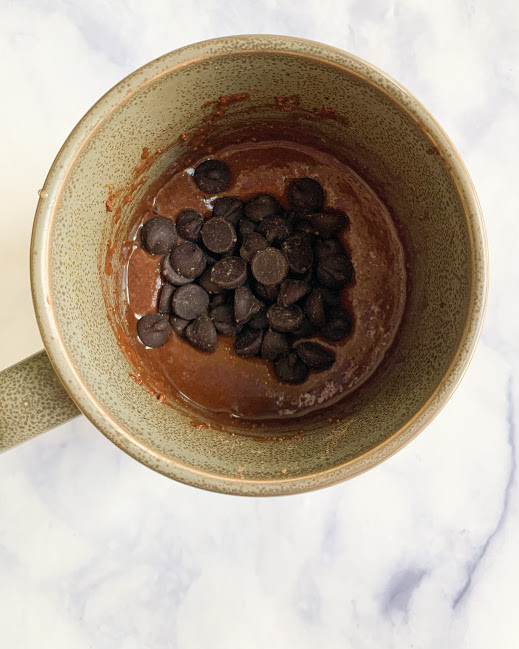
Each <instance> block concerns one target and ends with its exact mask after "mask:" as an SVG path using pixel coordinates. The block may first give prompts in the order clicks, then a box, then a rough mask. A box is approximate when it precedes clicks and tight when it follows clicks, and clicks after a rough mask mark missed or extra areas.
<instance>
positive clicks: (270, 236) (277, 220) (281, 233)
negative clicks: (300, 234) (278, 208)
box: [258, 216, 292, 243]
mask: <svg viewBox="0 0 519 649" xmlns="http://www.w3.org/2000/svg"><path fill="white" fill-rule="evenodd" d="M258 232H259V233H261V234H263V235H264V237H265V239H266V240H267V241H268V242H269V243H279V242H280V241H283V240H284V239H286V238H287V237H289V236H290V235H291V234H292V228H291V227H290V224H289V223H287V221H285V219H283V218H282V217H281V216H266V217H265V218H264V219H263V221H261V223H260V225H259V228H258Z"/></svg>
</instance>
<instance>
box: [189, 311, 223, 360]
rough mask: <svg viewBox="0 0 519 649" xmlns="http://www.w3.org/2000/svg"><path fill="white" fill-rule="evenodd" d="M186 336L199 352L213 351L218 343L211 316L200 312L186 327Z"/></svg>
mask: <svg viewBox="0 0 519 649" xmlns="http://www.w3.org/2000/svg"><path fill="white" fill-rule="evenodd" d="M186 338H187V339H188V341H189V342H190V343H191V345H192V346H193V347H194V348H195V349H199V350H200V351H201V352H214V351H215V349H216V345H217V344H218V338H217V335H216V329H215V326H214V324H213V321H212V320H211V318H210V317H209V316H208V315H206V314H205V313H202V315H200V316H198V318H197V319H196V320H193V322H192V323H191V324H190V325H188V326H187V327H186Z"/></svg>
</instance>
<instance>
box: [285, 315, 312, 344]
mask: <svg viewBox="0 0 519 649" xmlns="http://www.w3.org/2000/svg"><path fill="white" fill-rule="evenodd" d="M314 334H315V329H314V327H313V325H312V324H311V322H310V320H309V319H308V318H307V317H304V318H303V322H302V323H301V324H300V325H299V327H298V328H297V329H294V331H291V332H290V335H291V336H292V338H293V339H294V340H298V339H299V338H310V337H311V336H313V335H314Z"/></svg>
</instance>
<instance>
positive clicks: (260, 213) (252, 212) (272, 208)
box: [244, 194, 283, 223]
mask: <svg viewBox="0 0 519 649" xmlns="http://www.w3.org/2000/svg"><path fill="white" fill-rule="evenodd" d="M282 209H283V208H282V207H281V205H280V204H279V203H278V201H277V200H276V199H275V198H274V196H271V195H270V194H258V195H257V196H255V197H254V198H251V199H250V201H248V202H247V203H246V204H245V208H244V213H245V216H246V217H247V218H249V219H251V221H256V222H257V223H258V222H259V221H262V220H263V219H264V218H265V217H266V216H273V215H275V214H281V212H282Z"/></svg>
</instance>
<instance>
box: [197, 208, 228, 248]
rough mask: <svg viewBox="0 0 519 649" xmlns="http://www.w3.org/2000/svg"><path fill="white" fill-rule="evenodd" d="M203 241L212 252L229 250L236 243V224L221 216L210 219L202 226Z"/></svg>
mask: <svg viewBox="0 0 519 649" xmlns="http://www.w3.org/2000/svg"><path fill="white" fill-rule="evenodd" d="M201 234H202V241H203V242H204V244H205V247H206V248H207V249H208V250H210V251H211V252H216V253H217V254H223V253H224V252H229V250H231V248H232V247H233V246H234V244H235V243H236V232H235V230H234V226H233V225H232V223H229V221H226V220H225V219H224V218H223V217H221V216H214V217H213V218H212V219H208V220H207V221H206V222H205V223H204V225H203V227H202V233H201Z"/></svg>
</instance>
